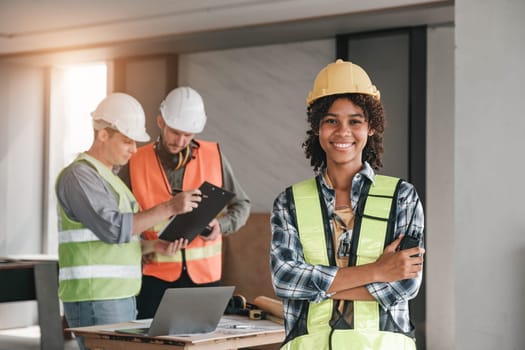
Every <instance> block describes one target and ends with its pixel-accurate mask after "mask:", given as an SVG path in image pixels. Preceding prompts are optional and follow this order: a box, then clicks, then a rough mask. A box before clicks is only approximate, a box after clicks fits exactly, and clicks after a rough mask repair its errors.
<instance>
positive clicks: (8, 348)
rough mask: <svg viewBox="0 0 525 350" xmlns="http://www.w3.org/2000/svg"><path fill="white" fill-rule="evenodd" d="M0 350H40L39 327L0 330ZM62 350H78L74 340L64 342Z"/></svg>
mask: <svg viewBox="0 0 525 350" xmlns="http://www.w3.org/2000/svg"><path fill="white" fill-rule="evenodd" d="M0 350H40V327H38V326H31V327H25V328H17V329H5V330H0ZM56 350H60V349H56ZM64 350H79V348H78V345H77V342H76V340H67V341H65V344H64Z"/></svg>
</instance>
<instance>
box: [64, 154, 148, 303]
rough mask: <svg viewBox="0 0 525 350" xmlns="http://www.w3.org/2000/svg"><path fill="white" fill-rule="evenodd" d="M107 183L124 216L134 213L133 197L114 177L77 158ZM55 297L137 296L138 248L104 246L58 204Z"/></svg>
mask: <svg viewBox="0 0 525 350" xmlns="http://www.w3.org/2000/svg"><path fill="white" fill-rule="evenodd" d="M80 161H85V162H87V163H89V164H90V165H91V166H92V167H93V168H95V169H96V170H97V172H98V173H99V175H100V176H101V177H102V178H103V179H104V180H105V181H107V183H108V184H109V185H110V186H111V188H112V189H113V192H114V194H115V196H116V198H117V200H118V203H119V209H120V211H121V212H124V213H130V212H133V213H136V212H138V205H137V202H136V200H135V197H134V196H133V194H132V193H131V191H130V190H129V189H128V188H127V187H126V185H125V184H124V183H123V182H122V181H121V180H120V178H119V177H118V176H116V175H115V174H113V173H112V172H111V170H110V169H108V168H107V167H106V166H104V165H103V164H102V163H100V162H99V161H98V160H96V159H95V158H93V157H91V156H89V155H87V154H86V153H82V154H80V155H79V156H78V157H77V159H76V160H75V162H80ZM58 213H59V215H58V230H59V232H58V241H59V244H58V256H59V288H58V295H59V297H60V299H61V300H62V301H64V302H77V301H89V300H109V299H120V298H127V297H130V296H134V295H137V294H138V292H139V290H140V285H141V265H140V264H141V257H142V253H141V247H140V241H139V239H138V237H137V236H135V235H133V237H132V240H131V242H129V243H122V244H108V243H105V242H103V241H101V240H100V239H99V238H98V237H97V236H96V235H95V234H94V233H93V232H92V231H91V230H90V229H88V228H87V227H86V226H85V225H84V224H83V223H81V222H78V221H75V220H72V219H71V218H69V217H68V216H67V215H66V213H65V211H64V209H63V208H62V206H61V205H60V203H59V204H58Z"/></svg>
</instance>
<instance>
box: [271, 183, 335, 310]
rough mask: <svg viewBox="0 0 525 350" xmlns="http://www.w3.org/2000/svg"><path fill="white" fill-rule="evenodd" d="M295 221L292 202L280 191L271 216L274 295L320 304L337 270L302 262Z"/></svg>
mask: <svg viewBox="0 0 525 350" xmlns="http://www.w3.org/2000/svg"><path fill="white" fill-rule="evenodd" d="M295 221H296V220H295V209H294V207H293V203H290V201H289V200H288V199H287V195H286V192H282V193H281V194H280V195H279V196H278V197H277V198H276V200H275V202H274V205H273V211H272V215H271V229H272V245H271V251H270V269H271V273H272V281H273V286H274V289H275V293H276V295H277V296H278V297H279V298H281V299H298V300H308V301H309V302H320V301H323V300H325V299H327V298H328V297H329V295H328V293H327V290H328V288H329V287H330V285H331V284H332V281H333V280H334V278H335V275H336V273H337V270H338V268H337V267H335V266H324V265H311V264H307V263H306V262H305V260H304V255H303V248H302V245H301V242H300V239H299V234H298V231H297V225H296V223H295ZM319 234H323V233H322V232H320V233H319Z"/></svg>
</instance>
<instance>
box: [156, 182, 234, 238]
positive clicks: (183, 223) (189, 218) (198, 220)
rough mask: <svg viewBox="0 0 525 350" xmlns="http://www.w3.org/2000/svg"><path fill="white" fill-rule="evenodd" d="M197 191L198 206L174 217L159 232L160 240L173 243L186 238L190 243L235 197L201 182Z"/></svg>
mask: <svg viewBox="0 0 525 350" xmlns="http://www.w3.org/2000/svg"><path fill="white" fill-rule="evenodd" d="M199 189H200V190H201V193H202V201H201V202H200V203H199V206H198V207H197V208H195V209H193V210H192V211H190V212H188V213H185V214H180V215H176V216H174V217H173V218H172V219H171V220H170V221H169V222H168V224H167V225H166V226H165V227H164V228H163V229H162V231H160V233H159V238H160V239H163V240H165V241H170V242H173V241H175V240H177V239H179V238H186V239H187V240H188V241H189V242H191V241H192V240H193V239H194V238H195V237H196V236H198V235H199V234H200V233H201V232H203V231H204V229H205V228H206V226H207V225H208V224H209V223H210V222H211V221H212V220H213V218H215V217H216V216H217V215H218V214H219V213H220V212H221V210H222V209H224V207H225V206H226V204H228V202H229V201H230V199H232V198H233V196H234V195H235V194H234V193H233V192H229V191H226V190H225V189H222V188H220V187H217V186H215V185H212V184H211V183H209V182H207V181H205V182H203V183H202V185H201V186H200V187H199Z"/></svg>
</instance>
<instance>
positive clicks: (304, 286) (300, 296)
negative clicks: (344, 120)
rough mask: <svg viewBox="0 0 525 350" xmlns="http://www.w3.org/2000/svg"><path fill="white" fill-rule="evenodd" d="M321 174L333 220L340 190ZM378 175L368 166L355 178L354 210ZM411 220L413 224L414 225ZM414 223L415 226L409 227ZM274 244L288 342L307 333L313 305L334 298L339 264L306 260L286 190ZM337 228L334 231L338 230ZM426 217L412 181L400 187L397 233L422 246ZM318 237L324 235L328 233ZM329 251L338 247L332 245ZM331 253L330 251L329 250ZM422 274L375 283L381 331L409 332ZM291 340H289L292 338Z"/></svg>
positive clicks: (278, 204) (277, 205)
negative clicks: (331, 289)
mask: <svg viewBox="0 0 525 350" xmlns="http://www.w3.org/2000/svg"><path fill="white" fill-rule="evenodd" d="M321 174H322V172H320V175H318V176H317V180H318V181H320V183H321V188H322V197H323V198H324V201H325V203H326V207H327V210H328V217H332V215H333V213H334V205H335V191H334V190H333V189H332V188H330V187H329V186H328V185H327V184H326V182H325V180H324V178H323V176H322V175H321ZM374 177H375V174H374V171H373V170H372V168H371V167H370V165H368V163H366V162H365V163H364V164H363V168H362V169H361V171H360V172H359V173H358V174H356V175H355V176H354V178H353V180H352V191H351V195H350V200H351V203H352V208H353V210H354V212H355V209H356V206H357V203H358V201H359V195H360V193H361V187H362V185H363V183H364V181H365V178H368V179H370V180H371V181H372V182H373V181H374ZM411 219H412V222H410V221H411ZM409 225H410V227H408V226H409ZM271 228H272V246H271V251H270V268H271V272H272V280H273V286H274V289H275V293H276V295H277V296H278V297H279V298H281V299H282V300H283V304H284V318H285V328H286V334H287V338H288V337H289V335H290V332H291V331H292V330H294V327H296V328H295V331H294V334H295V333H297V331H299V333H300V334H304V332H305V330H306V318H305V316H306V312H303V308H305V307H307V305H308V304H307V303H305V302H304V301H305V300H306V301H308V302H321V301H323V300H325V299H327V298H329V295H328V293H327V290H328V288H329V287H330V285H331V284H332V282H333V280H334V278H335V275H336V273H337V271H338V269H339V268H338V267H337V266H324V265H310V264H307V263H306V262H305V260H304V254H303V247H302V244H301V241H300V238H299V234H298V232H297V222H296V213H295V205H294V203H292V202H290V200H289V198H288V196H287V195H286V191H284V192H282V193H281V194H279V196H278V197H277V198H276V199H275V202H274V205H273V211H272V216H271ZM333 229H334V228H333V224H332V231H333ZM423 231H424V214H423V207H422V205H421V202H420V200H419V197H418V195H417V192H416V190H415V188H414V186H412V185H411V184H410V183H408V182H405V181H403V182H402V183H401V184H400V188H399V194H398V198H397V205H396V223H395V227H394V235H395V237H398V236H399V235H400V234H410V235H414V236H417V237H421V240H420V242H421V243H420V244H421V246H423ZM319 234H322V235H324V233H323V232H319ZM327 249H334V247H328V248H327ZM328 253H330V252H328ZM421 280H422V274H420V275H419V277H418V278H415V279H408V280H401V281H396V282H390V283H379V282H377V283H371V284H368V285H366V288H367V289H368V291H369V292H370V294H371V295H372V296H374V298H375V299H376V300H377V302H378V303H379V305H380V307H381V308H380V309H381V310H380V329H381V330H385V331H391V332H402V333H406V334H410V333H411V332H413V326H412V324H411V322H410V315H409V309H408V301H409V300H410V299H413V298H414V297H415V296H416V295H417V293H418V291H419V287H420V285H421ZM287 340H290V339H287Z"/></svg>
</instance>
